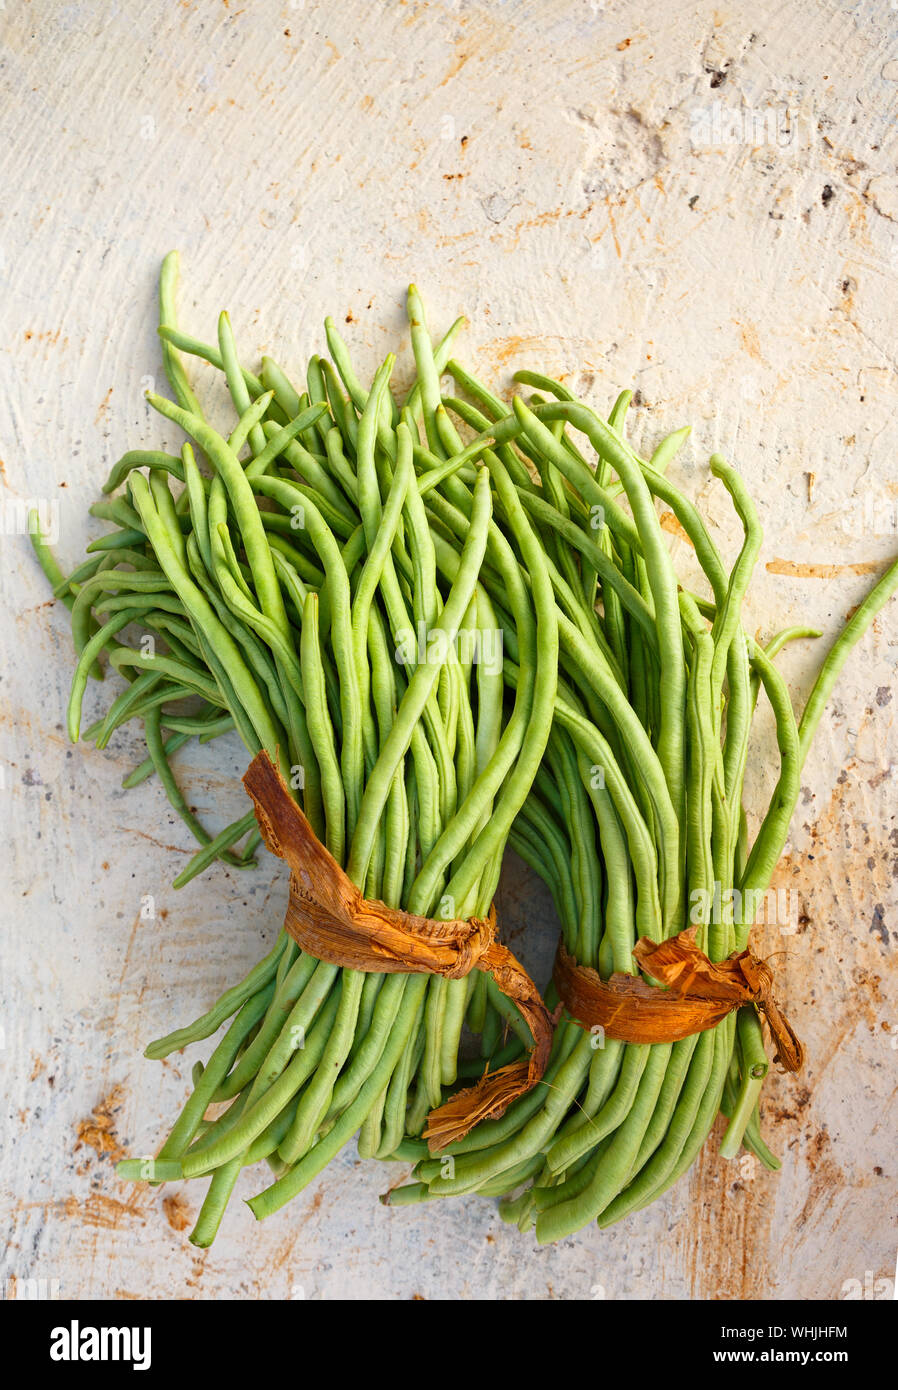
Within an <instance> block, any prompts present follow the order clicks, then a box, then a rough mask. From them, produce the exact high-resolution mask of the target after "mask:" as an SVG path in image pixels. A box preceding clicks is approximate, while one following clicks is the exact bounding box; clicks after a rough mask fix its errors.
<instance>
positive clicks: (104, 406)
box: [94, 386, 113, 425]
mask: <svg viewBox="0 0 898 1390" xmlns="http://www.w3.org/2000/svg"><path fill="white" fill-rule="evenodd" d="M112 392H113V387H111V386H110V388H109V390H108V391H107V392H106V395H105V396H104V397H103V399H102V400H101V401H100V405H99V408H98V410H97V413H96V415H95V416H94V424H95V425H99V424H100V422H101V421H102V419H103V416H104V415H105V414H106V412H107V410H108V409H109V399H110V397H111V395H112Z"/></svg>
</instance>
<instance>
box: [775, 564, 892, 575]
mask: <svg viewBox="0 0 898 1390" xmlns="http://www.w3.org/2000/svg"><path fill="white" fill-rule="evenodd" d="M766 569H767V570H768V572H769V573H770V574H788V575H790V576H791V577H792V578H793V579H838V577H839V575H840V574H878V573H879V571H880V570H881V569H882V562H881V561H879V560H859V561H857V563H855V564H850V565H815V564H800V563H799V562H798V561H797V560H768V561H767V565H766Z"/></svg>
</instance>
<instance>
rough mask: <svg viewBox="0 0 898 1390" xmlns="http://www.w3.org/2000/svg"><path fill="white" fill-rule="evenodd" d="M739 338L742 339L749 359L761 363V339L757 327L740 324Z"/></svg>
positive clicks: (750, 324) (751, 324) (749, 324)
mask: <svg viewBox="0 0 898 1390" xmlns="http://www.w3.org/2000/svg"><path fill="white" fill-rule="evenodd" d="M739 337H740V338H741V340H742V346H743V347H744V348H745V351H746V352H747V353H748V355H749V357H754V358H755V359H756V361H758V362H760V361H761V339H760V338H759V336H758V330H757V328H756V326H755V325H754V324H753V323H743V324H740V325H739Z"/></svg>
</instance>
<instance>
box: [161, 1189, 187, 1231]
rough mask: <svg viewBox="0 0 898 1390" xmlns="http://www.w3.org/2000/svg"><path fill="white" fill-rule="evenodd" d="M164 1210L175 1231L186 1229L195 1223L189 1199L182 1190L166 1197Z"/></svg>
mask: <svg viewBox="0 0 898 1390" xmlns="http://www.w3.org/2000/svg"><path fill="white" fill-rule="evenodd" d="M162 1210H163V1211H164V1212H165V1219H166V1221H167V1222H168V1224H169V1226H171V1228H172V1230H173V1231H186V1230H187V1227H188V1226H190V1225H191V1224H192V1223H193V1216H192V1214H191V1211H190V1207H189V1205H188V1202H187V1199H186V1197H184V1195H183V1194H182V1193H180V1192H175V1193H173V1194H172V1196H170V1197H164V1198H163V1200H162Z"/></svg>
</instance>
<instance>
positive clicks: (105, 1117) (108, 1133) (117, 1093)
mask: <svg viewBox="0 0 898 1390" xmlns="http://www.w3.org/2000/svg"><path fill="white" fill-rule="evenodd" d="M123 1094H124V1093H123V1091H122V1088H121V1086H113V1088H112V1090H111V1091H110V1092H109V1094H108V1095H107V1096H106V1098H105V1100H101V1101H100V1103H99V1105H97V1106H95V1107H94V1110H93V1112H92V1114H91V1116H90V1119H88V1120H81V1121H80V1122H79V1123H78V1125H77V1126H76V1130H75V1132H76V1134H77V1135H78V1139H77V1142H76V1144H75V1152H77V1151H78V1149H80V1148H82V1146H86V1147H87V1148H89V1149H93V1150H94V1152H95V1153H96V1154H99V1155H100V1156H101V1157H102V1158H108V1159H109V1161H110V1162H111V1163H116V1162H117V1161H118V1160H119V1159H120V1158H124V1156H125V1150H124V1149H123V1148H122V1146H121V1144H120V1143H119V1142H118V1140H117V1139H116V1137H115V1117H116V1115H117V1113H118V1111H119V1110H120V1109H121V1106H122V1099H123Z"/></svg>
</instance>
